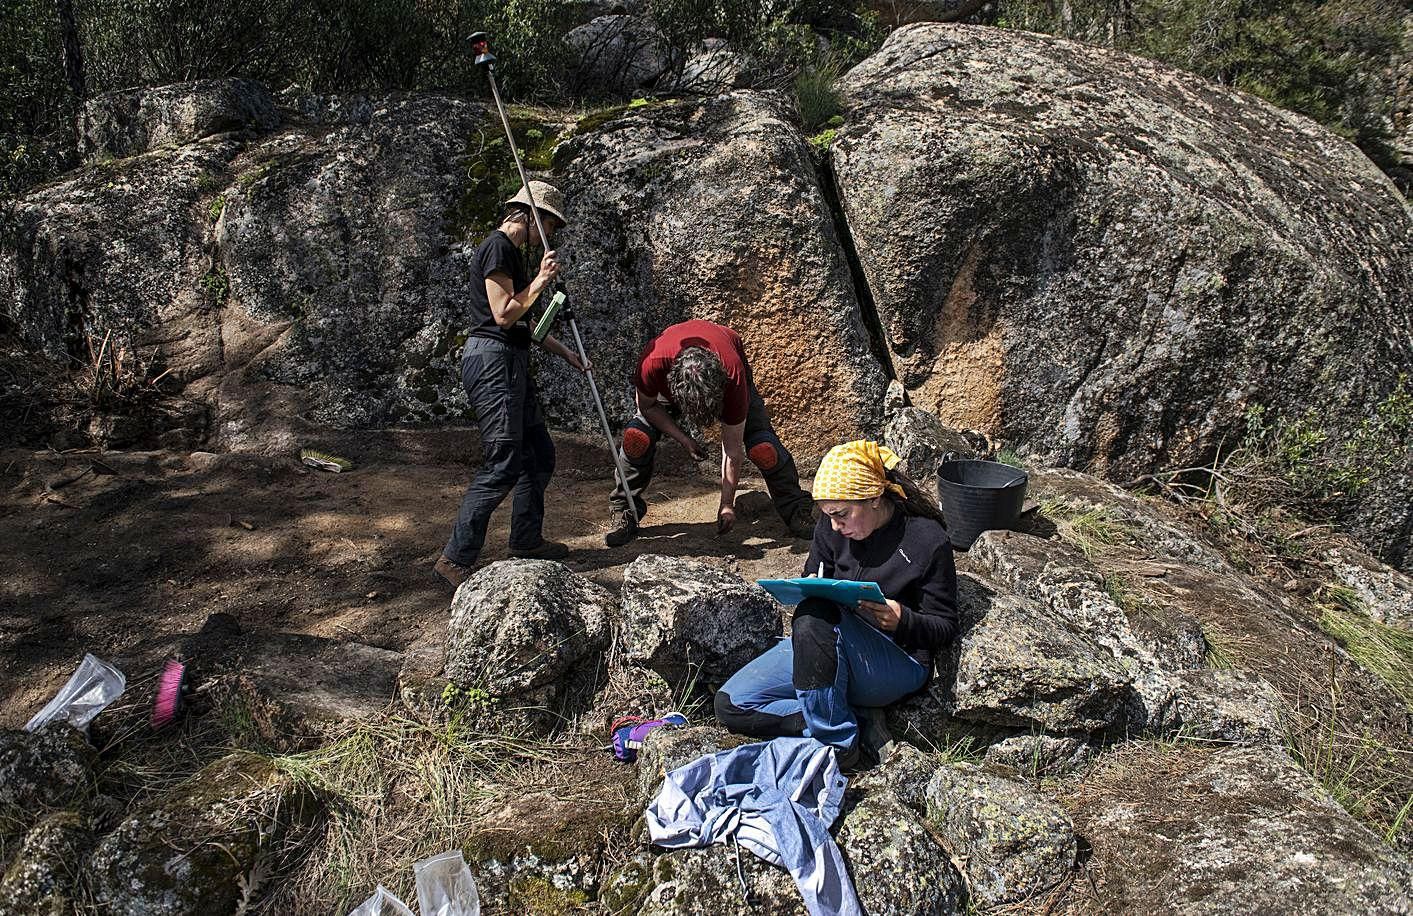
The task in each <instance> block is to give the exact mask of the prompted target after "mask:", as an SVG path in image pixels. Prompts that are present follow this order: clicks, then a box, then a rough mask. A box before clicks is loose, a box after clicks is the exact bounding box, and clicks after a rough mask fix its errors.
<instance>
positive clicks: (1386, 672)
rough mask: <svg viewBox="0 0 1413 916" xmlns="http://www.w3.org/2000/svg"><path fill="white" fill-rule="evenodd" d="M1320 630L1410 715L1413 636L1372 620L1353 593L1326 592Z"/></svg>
mask: <svg viewBox="0 0 1413 916" xmlns="http://www.w3.org/2000/svg"><path fill="white" fill-rule="evenodd" d="M1325 596H1326V599H1327V600H1326V601H1324V602H1322V603H1321V605H1320V617H1319V624H1320V628H1321V629H1323V630H1324V631H1325V632H1326V633H1328V634H1329V635H1330V636H1332V637H1333V638H1334V639H1335V640H1336V641H1338V642H1339V644H1340V645H1341V646H1343V647H1344V650H1345V651H1346V652H1348V653H1349V654H1350V656H1352V657H1353V658H1354V660H1355V661H1357V662H1358V663H1359V664H1360V665H1362V666H1363V667H1364V668H1366V669H1368V670H1369V671H1370V672H1372V673H1373V674H1375V675H1377V676H1378V678H1379V679H1380V680H1382V681H1383V682H1384V683H1385V684H1387V685H1388V686H1389V689H1390V690H1392V691H1393V692H1394V693H1396V694H1398V696H1399V698H1400V699H1402V700H1403V702H1404V703H1405V704H1406V705H1407V707H1408V709H1409V711H1413V633H1409V632H1408V631H1407V630H1402V629H1399V628H1398V627H1391V626H1389V625H1388V624H1386V623H1380V622H1379V621H1377V620H1375V619H1373V618H1372V617H1370V616H1369V615H1368V613H1367V612H1366V611H1365V609H1364V606H1363V603H1362V602H1361V601H1360V600H1359V598H1358V596H1356V595H1355V594H1354V593H1353V592H1352V591H1350V590H1349V589H1347V588H1343V587H1340V586H1331V587H1327V588H1326V589H1325Z"/></svg>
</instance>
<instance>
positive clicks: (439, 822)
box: [270, 709, 574, 912]
mask: <svg viewBox="0 0 1413 916" xmlns="http://www.w3.org/2000/svg"><path fill="white" fill-rule="evenodd" d="M487 722H488V720H487V719H486V718H485V717H483V716H480V715H477V714H475V712H474V711H471V710H469V709H468V711H467V712H466V713H465V714H463V713H460V712H456V711H453V712H452V713H451V715H450V717H449V718H448V719H447V720H446V721H417V720H413V719H410V718H405V717H397V716H394V717H389V718H387V719H385V720H380V721H373V722H364V723H359V724H356V725H351V726H349V727H347V728H346V729H345V730H344V731H343V732H342V733H341V734H338V735H336V736H334V737H333V740H331V741H330V743H328V744H326V745H325V746H323V747H320V748H318V749H316V750H313V751H308V752H305V753H297V754H283V755H273V756H271V758H270V759H271V760H272V762H273V763H274V765H275V766H276V767H277V768H278V769H280V770H281V771H282V772H285V773H287V774H289V775H291V776H293V777H295V778H296V779H299V780H301V781H303V782H305V783H307V784H309V785H310V786H311V787H313V788H314V789H315V790H317V791H318V792H320V793H321V794H322V795H324V796H325V797H326V798H328V799H329V800H330V815H329V821H328V825H327V830H326V834H325V836H324V839H323V842H322V843H321V844H320V845H319V847H318V848H317V849H316V850H314V852H313V853H312V855H313V856H315V857H317V861H315V860H314V859H311V860H310V861H309V862H306V863H305V866H304V867H302V868H301V869H300V872H299V874H297V875H295V876H293V877H292V878H291V879H290V882H289V886H288V887H286V888H285V889H284V890H283V891H282V893H281V900H282V902H285V903H292V902H295V901H300V902H302V903H318V904H319V905H321V906H324V907H327V905H328V904H329V903H330V902H331V901H338V904H337V906H336V907H335V909H337V910H338V911H339V912H344V911H346V910H347V909H348V907H349V906H350V905H351V904H353V903H356V902H357V901H358V900H360V899H362V897H363V896H366V895H367V890H368V889H369V888H371V887H373V886H374V885H375V884H377V883H378V882H383V883H385V884H389V886H390V887H392V886H393V885H392V884H391V883H390V882H391V881H392V880H394V879H395V878H396V877H397V876H399V875H401V874H402V873H403V872H404V871H406V869H407V863H409V862H412V861H415V860H417V859H419V858H424V857H426V856H428V855H433V854H435V853H438V852H442V851H444V850H446V849H449V848H461V847H462V846H463V844H464V842H465V840H466V838H467V837H468V836H469V835H471V834H472V833H473V827H474V826H475V824H476V822H477V819H478V818H480V817H484V816H485V813H486V811H487V810H489V809H490V808H493V807H495V806H496V804H498V802H497V801H496V800H497V799H500V798H504V797H507V796H508V795H513V794H514V793H516V792H518V791H522V790H523V789H524V788H525V786H524V785H523V782H524V776H523V772H524V771H533V770H534V769H536V767H537V765H545V764H549V763H551V762H554V761H560V762H561V763H562V761H563V760H564V757H565V754H566V752H569V753H570V755H571V756H572V754H573V751H574V749H572V748H569V747H567V746H566V745H564V744H563V743H561V744H558V745H554V744H550V743H548V742H546V741H542V740H539V739H535V738H532V737H528V736H526V735H524V734H519V733H514V732H503V731H497V730H496V729H495V728H494V727H492V726H491V725H489V724H487ZM375 837H376V838H377V842H372V841H371V838H375Z"/></svg>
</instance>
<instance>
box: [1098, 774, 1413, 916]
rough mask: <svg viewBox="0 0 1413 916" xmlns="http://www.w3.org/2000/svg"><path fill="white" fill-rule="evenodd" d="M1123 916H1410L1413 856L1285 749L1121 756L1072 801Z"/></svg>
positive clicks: (1111, 904)
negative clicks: (1152, 915)
mask: <svg viewBox="0 0 1413 916" xmlns="http://www.w3.org/2000/svg"><path fill="white" fill-rule="evenodd" d="M1072 808H1073V813H1074V817H1075V823H1076V825H1077V826H1078V827H1079V828H1080V830H1081V832H1082V833H1083V834H1084V836H1086V837H1087V838H1088V839H1089V840H1090V842H1091V843H1092V844H1093V847H1094V857H1095V861H1098V862H1103V863H1105V864H1104V865H1103V866H1102V867H1101V868H1098V869H1096V875H1097V887H1098V888H1099V891H1100V893H1101V894H1102V895H1103V897H1104V898H1105V900H1106V904H1107V908H1108V909H1110V910H1113V911H1127V910H1131V909H1151V908H1152V907H1153V905H1154V904H1155V902H1156V901H1159V900H1161V901H1162V902H1163V903H1162V907H1163V908H1164V909H1168V910H1171V911H1173V912H1183V913H1258V912H1283V913H1300V912H1303V913H1351V914H1352V913H1406V912H1408V911H1409V909H1410V907H1413V899H1410V897H1409V888H1410V887H1413V865H1410V863H1409V860H1408V857H1407V856H1406V855H1405V854H1403V853H1402V852H1400V851H1399V850H1397V849H1396V848H1394V847H1393V846H1391V845H1388V844H1386V843H1384V842H1383V841H1382V840H1381V839H1380V838H1379V837H1378V836H1376V835H1375V834H1374V833H1373V832H1372V831H1370V830H1369V829H1368V828H1366V827H1364V826H1363V825H1361V824H1359V823H1358V822H1357V821H1355V820H1354V819H1353V818H1352V817H1350V816H1349V815H1348V814H1347V813H1346V812H1344V811H1343V810H1341V809H1340V808H1339V807H1338V806H1337V805H1335V804H1334V802H1333V800H1332V799H1331V798H1330V797H1329V796H1328V795H1327V794H1326V793H1325V792H1324V790H1323V789H1322V788H1321V787H1320V786H1319V785H1318V784H1317V783H1316V782H1315V781H1314V780H1313V779H1312V778H1311V777H1310V776H1309V774H1307V773H1305V772H1304V771H1302V770H1301V769H1300V768H1299V767H1297V766H1296V765H1295V764H1294V762H1292V761H1291V759H1290V758H1289V757H1288V756H1287V755H1286V754H1285V753H1284V752H1283V751H1280V750H1275V749H1270V748H1221V749H1210V748H1185V749H1157V750H1155V751H1154V752H1153V753H1151V754H1148V755H1142V754H1133V755H1129V756H1128V757H1127V758H1125V757H1123V756H1120V757H1117V758H1116V759H1115V760H1114V761H1113V762H1112V763H1111V764H1110V765H1108V766H1105V767H1104V768H1102V769H1101V770H1100V772H1098V773H1096V774H1095V775H1094V778H1093V779H1092V780H1091V781H1090V782H1089V783H1087V784H1086V787H1085V791H1084V792H1082V793H1080V794H1078V795H1077V796H1076V798H1075V799H1074V800H1073V802H1072Z"/></svg>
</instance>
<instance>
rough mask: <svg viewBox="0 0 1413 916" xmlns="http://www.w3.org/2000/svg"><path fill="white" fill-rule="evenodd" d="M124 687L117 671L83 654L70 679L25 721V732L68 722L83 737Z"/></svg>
mask: <svg viewBox="0 0 1413 916" xmlns="http://www.w3.org/2000/svg"><path fill="white" fill-rule="evenodd" d="M127 684H128V681H127V678H125V677H123V673H122V672H121V671H119V670H118V669H117V668H114V667H113V666H112V665H110V664H108V663H107V662H105V661H104V660H103V659H101V658H99V657H98V656H96V655H91V654H89V655H85V656H84V657H83V661H82V662H79V666H78V670H77V671H75V672H74V674H73V677H71V678H69V682H68V683H67V684H65V685H64V686H63V687H62V688H60V690H59V692H58V693H56V694H55V695H54V699H52V700H50V701H49V702H48V703H46V704H45V706H44V708H43V709H41V710H40V711H39V712H38V713H37V714H36V715H35V717H34V718H33V719H30V720H29V723H28V724H27V725H25V730H26V731H31V732H32V731H38V730H39V729H41V728H43V727H44V726H46V725H48V724H49V723H50V722H68V723H69V724H70V725H72V726H73V727H74V728H77V729H79V730H80V731H82V732H84V733H85V734H87V732H88V723H90V722H92V721H93V718H94V716H97V715H98V714H99V713H100V712H102V711H103V710H104V709H105V708H106V707H107V706H108V704H109V703H112V702H113V701H114V700H116V699H117V698H118V697H120V696H122V693H123V690H124V689H125V688H126V687H127Z"/></svg>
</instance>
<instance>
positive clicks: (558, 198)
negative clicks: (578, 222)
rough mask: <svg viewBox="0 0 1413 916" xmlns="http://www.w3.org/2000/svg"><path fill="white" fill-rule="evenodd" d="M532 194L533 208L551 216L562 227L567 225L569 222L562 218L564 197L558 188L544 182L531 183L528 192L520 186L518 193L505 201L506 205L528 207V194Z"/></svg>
mask: <svg viewBox="0 0 1413 916" xmlns="http://www.w3.org/2000/svg"><path fill="white" fill-rule="evenodd" d="M531 192H534V195H535V203H534V206H535V207H537V208H538V209H540V210H543V211H545V212H546V213H548V214H550V215H552V216H553V217H554V218H555V219H557V220H559V221H560V223H561V224H563V225H566V226H567V225H569V220H567V219H565V218H564V195H563V194H561V193H560V190H559V188H556V187H555V186H554V185H552V184H550V183H549V182H546V181H533V180H532V181H531V182H530V188H529V191H527V190H526V189H525V187H524V186H523V185H522V186H521V188H520V193H519V194H516V195H515V196H514V197H512V198H510V200H507V201H506V203H507V204H524V205H525V206H527V207H528V206H530V205H531V204H530V193H531Z"/></svg>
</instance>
